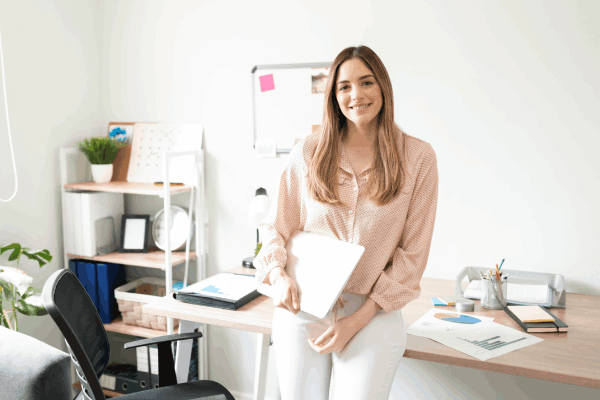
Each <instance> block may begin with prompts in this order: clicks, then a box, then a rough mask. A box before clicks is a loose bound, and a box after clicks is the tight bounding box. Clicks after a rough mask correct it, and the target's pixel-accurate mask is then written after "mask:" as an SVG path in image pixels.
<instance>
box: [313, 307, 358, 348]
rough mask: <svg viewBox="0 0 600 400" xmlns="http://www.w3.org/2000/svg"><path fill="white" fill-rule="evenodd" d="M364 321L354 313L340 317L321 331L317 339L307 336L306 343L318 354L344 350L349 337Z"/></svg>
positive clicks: (350, 337) (352, 335) (351, 336)
mask: <svg viewBox="0 0 600 400" xmlns="http://www.w3.org/2000/svg"><path fill="white" fill-rule="evenodd" d="M364 322H365V321H361V320H359V319H358V318H356V317H354V315H351V316H349V317H345V318H341V319H339V320H337V321H336V322H335V323H334V324H333V325H331V326H330V327H329V328H328V329H327V330H326V331H325V332H323V334H322V335H321V336H319V338H318V339H317V340H313V339H310V338H309V339H308V344H309V345H310V347H312V348H313V350H314V351H316V352H317V353H319V354H327V353H331V352H336V353H339V352H340V351H342V350H344V348H345V347H346V344H348V342H349V341H350V339H352V338H353V337H354V335H356V333H357V332H358V331H360V330H361V329H362V328H363V327H364V326H365V325H366V324H365V323H364ZM366 322H368V321H366ZM328 340H329V341H328Z"/></svg>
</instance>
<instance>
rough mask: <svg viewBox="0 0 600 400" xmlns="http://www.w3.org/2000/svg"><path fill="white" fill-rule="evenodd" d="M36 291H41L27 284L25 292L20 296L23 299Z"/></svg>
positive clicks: (36, 292)
mask: <svg viewBox="0 0 600 400" xmlns="http://www.w3.org/2000/svg"><path fill="white" fill-rule="evenodd" d="M38 293H42V291H41V290H40V289H36V288H34V287H32V286H29V287H28V288H27V290H26V291H25V294H23V295H21V298H22V299H23V300H25V299H26V298H28V297H29V296H33V295H34V294H38Z"/></svg>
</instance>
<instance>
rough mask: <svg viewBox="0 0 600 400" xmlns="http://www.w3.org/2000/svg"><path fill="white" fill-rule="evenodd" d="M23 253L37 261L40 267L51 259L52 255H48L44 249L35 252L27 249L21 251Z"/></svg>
mask: <svg viewBox="0 0 600 400" xmlns="http://www.w3.org/2000/svg"><path fill="white" fill-rule="evenodd" d="M27 250H29V249H27ZM23 254H25V256H26V257H27V258H29V259H30V260H33V261H37V262H38V263H39V264H40V268H42V267H43V266H44V265H46V264H47V263H48V262H50V261H52V256H51V255H50V252H49V251H48V250H45V249H44V250H41V251H38V252H36V253H29V252H28V251H23Z"/></svg>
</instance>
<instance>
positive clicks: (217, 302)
mask: <svg viewBox="0 0 600 400" xmlns="http://www.w3.org/2000/svg"><path fill="white" fill-rule="evenodd" d="M260 295H261V294H260V293H259V292H258V290H254V291H252V292H250V293H248V294H247V295H246V296H244V297H242V298H240V299H239V300H237V301H233V300H226V299H216V298H213V297H205V296H201V295H199V294H196V293H180V292H177V293H173V297H174V298H175V299H176V300H181V301H183V302H185V303H190V304H196V305H199V306H206V307H215V308H222V309H224V310H237V309H238V308H240V307H242V306H243V305H245V304H247V303H249V302H251V301H252V300H254V299H256V298H257V297H259V296H260Z"/></svg>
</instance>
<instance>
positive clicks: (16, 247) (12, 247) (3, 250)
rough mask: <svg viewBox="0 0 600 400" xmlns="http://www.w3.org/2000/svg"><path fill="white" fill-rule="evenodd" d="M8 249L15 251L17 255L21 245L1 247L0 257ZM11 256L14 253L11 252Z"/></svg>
mask: <svg viewBox="0 0 600 400" xmlns="http://www.w3.org/2000/svg"><path fill="white" fill-rule="evenodd" d="M10 249H15V251H16V252H17V253H19V252H20V251H21V245H20V244H19V243H11V244H9V245H7V246H4V247H1V248H0V255H2V254H3V253H4V252H5V251H7V250H10ZM13 254H14V252H13ZM11 261H12V260H11Z"/></svg>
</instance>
